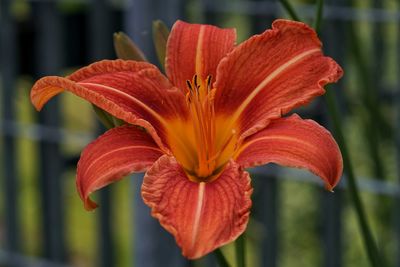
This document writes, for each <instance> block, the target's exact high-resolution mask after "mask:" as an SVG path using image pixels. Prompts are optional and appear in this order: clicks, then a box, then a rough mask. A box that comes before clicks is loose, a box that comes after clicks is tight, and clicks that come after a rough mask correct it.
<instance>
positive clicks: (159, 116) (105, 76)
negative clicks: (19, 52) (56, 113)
mask: <svg viewBox="0 0 400 267" xmlns="http://www.w3.org/2000/svg"><path fill="white" fill-rule="evenodd" d="M64 90H67V91H70V92H72V93H74V94H76V95H78V96H80V97H82V98H84V99H86V100H88V101H89V102H91V103H93V104H94V105H96V106H98V107H100V108H102V109H104V110H105V111H107V112H109V113H110V114H112V115H113V116H115V117H117V118H119V119H122V120H124V121H126V122H128V123H131V124H135V125H140V126H142V127H144V128H146V129H147V130H148V131H149V133H150V134H151V135H152V136H153V138H154V139H155V140H156V142H157V143H158V144H159V145H160V146H161V147H164V145H163V143H162V142H161V141H160V137H161V138H162V139H163V141H164V142H165V140H166V138H165V135H166V128H167V127H168V120H169V119H174V118H177V117H181V118H183V119H185V117H186V116H187V114H188V112H187V106H186V102H185V97H184V95H183V94H182V93H181V92H180V91H178V90H177V89H176V88H175V87H173V86H172V85H171V83H170V82H169V81H168V79H167V78H166V77H164V76H163V75H162V74H161V73H160V72H159V71H158V69H157V68H156V67H155V66H153V65H151V64H149V63H144V62H136V61H124V60H103V61H100V62H97V63H94V64H91V65H89V66H87V67H85V68H82V69H80V70H78V71H76V72H74V73H73V74H72V75H70V76H68V77H66V78H61V77H54V76H49V77H44V78H42V79H40V80H39V81H37V82H36V83H35V85H34V86H33V88H32V91H31V100H32V103H33V104H34V105H35V107H36V108H37V109H38V110H40V109H41V108H42V107H43V105H44V104H45V103H46V102H47V101H48V100H49V99H50V98H52V97H53V96H55V95H56V94H58V93H60V92H62V91H64ZM159 136H160V137H159Z"/></svg>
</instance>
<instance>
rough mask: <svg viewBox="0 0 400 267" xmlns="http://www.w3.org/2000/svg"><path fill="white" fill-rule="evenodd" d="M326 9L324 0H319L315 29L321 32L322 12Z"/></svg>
mask: <svg viewBox="0 0 400 267" xmlns="http://www.w3.org/2000/svg"><path fill="white" fill-rule="evenodd" d="M323 10H324V0H317V15H316V16H315V23H314V29H315V31H316V32H319V29H320V28H321V22H322V14H323Z"/></svg>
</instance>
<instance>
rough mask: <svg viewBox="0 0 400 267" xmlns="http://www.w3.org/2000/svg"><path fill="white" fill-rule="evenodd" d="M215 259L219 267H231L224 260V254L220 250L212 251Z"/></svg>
mask: <svg viewBox="0 0 400 267" xmlns="http://www.w3.org/2000/svg"><path fill="white" fill-rule="evenodd" d="M214 255H215V258H216V259H217V262H218V265H219V267H231V266H230V265H229V263H228V261H227V260H226V258H225V256H224V254H223V253H222V251H221V249H219V248H217V249H216V250H215V251H214Z"/></svg>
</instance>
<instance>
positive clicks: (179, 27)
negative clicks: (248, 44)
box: [165, 20, 236, 92]
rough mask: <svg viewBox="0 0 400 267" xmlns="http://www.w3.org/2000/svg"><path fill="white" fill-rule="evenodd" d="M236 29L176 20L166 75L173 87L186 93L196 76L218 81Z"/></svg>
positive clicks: (168, 43) (233, 40) (168, 52)
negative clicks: (187, 84)
mask: <svg viewBox="0 0 400 267" xmlns="http://www.w3.org/2000/svg"><path fill="white" fill-rule="evenodd" d="M235 41H236V31H235V29H220V28H218V27H215V26H211V25H202V24H189V23H186V22H183V21H179V20H178V21H177V22H176V23H175V24H174V26H173V27H172V30H171V33H170V35H169V38H168V42H167V58H166V61H165V64H166V72H167V75H168V77H169V79H170V80H171V81H172V83H173V84H174V85H176V86H177V87H179V88H180V89H181V90H183V92H187V86H186V80H192V78H193V76H194V75H195V74H197V75H198V76H200V78H202V79H203V80H204V79H205V78H206V77H207V76H208V75H212V77H214V78H215V76H216V68H217V65H218V63H219V61H220V60H221V59H222V58H223V57H224V56H225V55H226V54H227V53H228V52H229V51H231V50H232V48H233V47H234V44H235Z"/></svg>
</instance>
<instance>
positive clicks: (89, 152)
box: [31, 20, 342, 258]
mask: <svg viewBox="0 0 400 267" xmlns="http://www.w3.org/2000/svg"><path fill="white" fill-rule="evenodd" d="M235 39H236V32H235V30H234V29H220V28H217V27H214V26H210V25H199V24H188V23H185V22H182V21H178V22H176V23H175V25H174V26H173V28H172V30H171V33H170V35H169V39H168V42H167V52H166V53H167V57H166V61H165V68H166V76H164V75H163V74H162V73H161V72H160V71H159V70H158V69H157V68H156V67H155V66H154V65H152V64H149V63H145V62H136V61H123V60H104V61H100V62H97V63H94V64H92V65H90V66H87V67H84V68H82V69H80V70H78V71H76V72H74V73H73V74H71V75H70V76H67V77H66V78H62V77H54V76H53V77H50V76H49V77H44V78H42V79H40V80H39V81H37V82H36V84H35V85H34V86H33V88H32V91H31V99H32V103H33V104H34V106H35V107H36V108H37V109H38V110H40V109H42V107H43V105H44V104H45V103H46V102H47V101H48V100H49V99H50V98H52V97H53V96H55V95H57V94H59V93H61V92H63V91H65V90H66V91H69V92H72V93H73V94H75V95H78V96H80V97H82V98H84V99H86V100H88V101H89V102H91V103H93V104H94V105H96V106H98V107H100V108H101V109H103V110H105V111H107V112H109V113H110V114H112V115H113V116H115V117H117V118H119V119H122V120H124V121H125V122H126V123H127V124H126V125H124V126H120V127H117V128H113V129H111V130H109V131H107V132H106V133H105V134H104V135H102V136H100V137H99V138H98V139H97V140H95V141H94V142H93V143H91V144H89V145H88V146H87V147H86V148H85V149H84V151H83V152H82V155H81V158H80V161H79V163H78V168H77V180H76V184H77V188H78V192H79V195H80V197H81V198H82V200H83V202H84V206H85V208H86V209H88V210H92V209H94V208H95V207H96V204H95V203H94V202H93V201H92V200H91V199H90V198H89V195H90V194H91V193H92V192H94V191H95V190H98V189H100V188H102V187H104V186H106V185H108V184H110V183H112V182H115V181H117V180H119V179H121V178H122V177H124V176H126V175H128V174H130V173H133V172H146V174H145V177H144V181H143V185H142V196H143V200H144V202H145V203H146V204H147V205H149V206H150V207H151V210H152V215H153V216H154V217H155V218H157V219H158V220H159V221H160V223H161V225H162V226H163V227H164V228H165V229H166V230H167V231H169V232H170V233H171V234H173V235H174V237H175V239H176V242H177V244H178V245H179V246H180V247H181V249H182V253H183V255H184V256H186V257H188V258H199V257H201V256H203V255H205V254H206V253H209V252H210V251H212V250H214V249H216V248H218V247H220V246H222V245H224V244H226V243H228V242H231V241H233V240H234V239H236V238H237V237H238V236H239V235H240V234H241V233H242V232H243V231H244V230H245V228H246V225H247V222H248V220H249V213H250V207H251V199H250V195H251V193H252V187H251V185H250V177H249V174H248V172H246V171H245V170H244V169H245V168H248V167H253V166H258V165H263V164H267V163H270V162H273V163H277V164H281V165H284V166H290V167H297V168H305V169H308V170H310V171H311V172H312V173H314V174H316V175H317V176H319V177H321V179H322V180H323V181H324V183H325V184H326V187H327V188H328V189H329V190H332V188H333V187H334V186H335V185H336V184H337V183H338V181H339V179H340V176H341V174H342V157H341V153H340V150H339V148H338V146H337V144H336V142H335V140H334V139H333V137H332V136H331V134H330V133H329V132H328V131H327V130H326V129H325V128H323V127H322V126H320V125H319V124H317V123H316V122H314V121H312V120H303V119H301V118H300V117H299V116H298V115H296V114H294V115H289V116H286V117H283V115H285V114H288V112H290V111H291V110H292V109H294V108H296V107H299V106H302V105H305V104H307V103H309V102H310V101H311V100H312V99H313V98H314V97H316V96H319V95H322V94H324V92H325V91H324V89H323V86H324V85H325V84H327V83H331V82H335V81H337V80H338V79H339V78H340V77H341V76H342V69H341V68H340V66H339V65H338V64H337V63H336V62H335V61H334V60H332V59H331V58H329V57H325V56H324V55H323V53H322V52H321V42H320V41H319V39H318V37H317V35H316V33H315V32H314V31H313V30H312V29H311V28H310V27H308V26H307V25H305V24H303V23H299V22H293V21H287V20H276V21H275V22H274V23H273V25H272V29H271V30H267V31H265V32H264V33H262V34H260V35H255V36H253V37H251V38H250V39H248V40H247V41H245V42H243V43H241V44H240V45H237V46H235ZM137 126H140V127H137Z"/></svg>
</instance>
